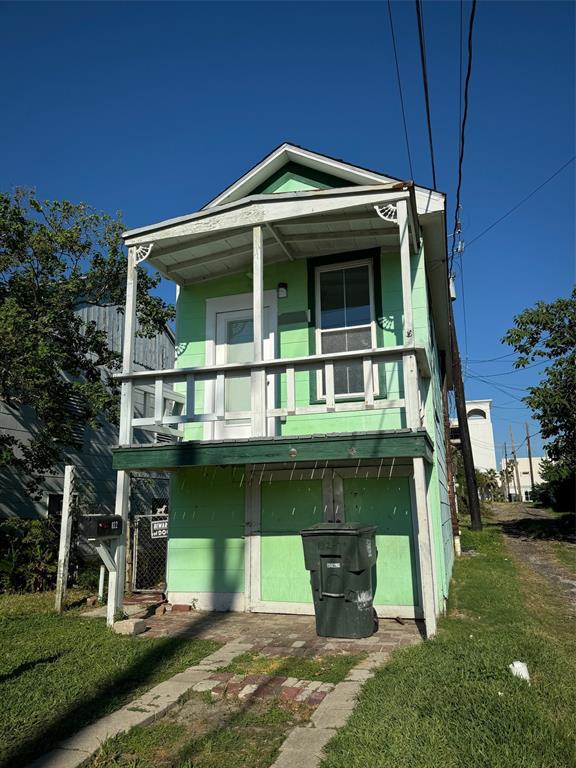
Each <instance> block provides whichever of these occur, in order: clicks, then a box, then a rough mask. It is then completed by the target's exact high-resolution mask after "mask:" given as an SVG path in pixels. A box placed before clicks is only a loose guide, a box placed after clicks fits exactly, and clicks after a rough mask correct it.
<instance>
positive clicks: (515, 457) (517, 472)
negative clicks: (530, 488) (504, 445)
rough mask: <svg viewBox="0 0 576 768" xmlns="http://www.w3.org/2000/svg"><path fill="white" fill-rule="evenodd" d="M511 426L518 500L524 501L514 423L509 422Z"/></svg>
mask: <svg viewBox="0 0 576 768" xmlns="http://www.w3.org/2000/svg"><path fill="white" fill-rule="evenodd" d="M508 427H509V428H510V442H511V444H512V456H513V457H514V470H515V473H516V488H517V490H518V501H522V488H521V486H520V472H519V471H518V456H517V455H516V446H515V445H514V435H513V434H512V424H508Z"/></svg>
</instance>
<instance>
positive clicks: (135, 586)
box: [127, 475, 169, 592]
mask: <svg viewBox="0 0 576 768" xmlns="http://www.w3.org/2000/svg"><path fill="white" fill-rule="evenodd" d="M131 480H132V482H131V493H130V520H131V531H130V534H129V535H130V539H129V540H130V543H131V546H130V552H129V562H128V568H127V574H128V575H129V585H128V586H129V588H130V589H131V590H132V591H133V592H164V590H165V589H166V557H167V548H168V501H169V486H168V479H167V478H166V477H165V476H150V475H144V476H132V479H131Z"/></svg>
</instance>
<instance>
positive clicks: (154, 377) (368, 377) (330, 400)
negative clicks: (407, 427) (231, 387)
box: [115, 346, 430, 438]
mask: <svg viewBox="0 0 576 768" xmlns="http://www.w3.org/2000/svg"><path fill="white" fill-rule="evenodd" d="M407 357H410V359H411V360H412V361H414V363H416V364H415V365H412V366H410V365H409V364H408V365H406V363H409V362H410V361H409V360H406V358H407ZM401 360H405V365H404V366H403V372H404V377H403V378H404V390H405V392H406V388H407V386H408V384H410V385H412V381H410V382H408V381H407V374H409V378H410V379H412V378H413V376H414V373H416V376H417V378H420V377H421V376H422V377H424V378H427V377H429V375H430V372H429V366H428V360H427V357H426V353H425V350H424V349H423V348H420V347H413V346H407V347H383V348H378V349H370V350H358V351H354V352H340V353H337V354H331V355H326V354H321V355H309V356H307V357H293V358H278V359H274V360H262V361H259V362H251V363H228V364H225V365H207V366H201V367H196V368H173V369H168V370H162V371H137V372H134V373H130V374H117V375H116V376H115V378H116V379H117V380H119V381H121V382H122V386H123V387H129V388H131V389H132V391H131V392H130V393H129V395H130V396H129V397H128V398H126V400H127V402H130V403H134V402H135V400H136V399H135V398H134V397H133V396H132V394H133V390H135V389H138V390H140V391H141V392H144V393H146V394H148V395H150V396H152V397H153V408H152V409H151V410H152V411H153V412H152V413H143V414H142V415H136V414H135V413H134V409H133V407H132V413H131V415H130V416H129V418H131V426H132V427H135V428H140V429H146V430H150V431H152V432H158V433H163V434H168V435H172V436H174V437H181V438H183V437H184V425H186V424H194V423H199V422H200V423H202V422H224V421H230V420H239V419H245V420H248V419H249V420H250V421H251V424H252V429H251V435H252V436H254V437H258V436H264V437H265V436H267V433H268V432H269V426H268V424H269V421H268V420H269V419H275V418H289V417H291V416H304V415H313V414H327V413H339V412H342V411H349V412H351V411H374V410H381V409H389V408H403V409H408V408H411V407H416V408H417V409H418V415H417V418H418V420H419V421H421V413H420V404H416V403H414V400H413V399H412V403H414V405H412V403H409V402H408V401H409V400H410V397H409V396H408V397H403V398H400V399H389V398H387V397H386V396H382V395H380V394H379V392H378V380H379V378H380V374H379V364H381V363H385V362H400V361H401ZM354 362H355V363H358V362H361V363H362V374H363V391H362V392H361V393H360V394H358V395H354V396H353V397H350V396H348V395H338V394H337V393H336V392H335V385H334V368H335V365H337V364H339V363H354ZM410 368H412V370H409V369H410ZM414 368H416V371H414V370H413V369H414ZM301 371H307V372H310V371H312V372H314V371H318V372H320V374H321V378H320V377H318V379H317V381H321V382H322V389H323V393H322V397H317V398H316V399H314V400H313V401H312V402H310V400H311V398H307V399H308V400H309V402H308V403H307V404H302V402H301V401H302V396H301V393H302V391H303V390H302V387H300V388H299V389H297V383H296V375H297V373H299V372H301ZM243 374H244V375H249V376H250V377H251V393H252V398H251V402H252V407H251V410H249V411H245V410H244V411H240V410H233V411H230V410H226V408H225V404H226V383H227V380H228V379H229V377H237V376H238V375H243ZM280 378H282V382H280ZM198 382H203V383H204V387H203V388H202V389H203V393H202V397H201V398H197V397H196V387H197V383H198ZM267 383H268V386H267ZM280 383H282V384H283V385H284V386H283V387H280V386H279V384H280ZM414 383H416V382H414ZM206 385H208V387H209V388H210V394H209V396H206ZM411 388H412V389H413V391H414V389H415V387H413V386H411ZM280 389H282V390H283V396H282V397H280ZM297 394H299V395H300V398H298V397H297ZM200 399H201V400H202V402H201V403H198V402H197V401H198V400H200ZM298 399H299V400H300V403H299V402H298ZM279 403H281V404H279ZM406 423H407V424H410V423H413V420H411V419H410V418H409V414H408V413H407V414H406Z"/></svg>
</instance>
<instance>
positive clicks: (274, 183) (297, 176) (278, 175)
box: [250, 162, 356, 195]
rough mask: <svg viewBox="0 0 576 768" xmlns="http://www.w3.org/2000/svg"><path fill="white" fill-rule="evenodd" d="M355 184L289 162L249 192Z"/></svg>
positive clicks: (304, 189) (302, 190) (350, 185)
mask: <svg viewBox="0 0 576 768" xmlns="http://www.w3.org/2000/svg"><path fill="white" fill-rule="evenodd" d="M352 186H356V185H355V184H352V183H351V182H349V181H346V180H345V179H340V178H338V177H337V176H332V175H331V174H328V173H322V171H317V170H315V169H313V168H307V167H306V166H304V165H301V164H300V163H295V162H289V163H286V165H283V166H282V168H280V169H278V170H277V171H276V172H275V173H273V174H272V175H271V176H270V178H268V179H266V181H265V182H264V183H263V184H260V186H258V187H256V189H255V190H254V191H253V192H251V193H250V194H252V195H270V194H273V193H278V192H306V191H307V190H309V189H334V188H335V187H352Z"/></svg>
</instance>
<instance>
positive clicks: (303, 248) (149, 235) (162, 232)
mask: <svg viewBox="0 0 576 768" xmlns="http://www.w3.org/2000/svg"><path fill="white" fill-rule="evenodd" d="M399 199H407V200H409V204H410V209H411V225H412V226H411V235H412V237H411V240H412V247H413V248H414V247H416V246H417V241H418V236H419V232H418V231H417V230H418V223H417V221H418V219H417V213H416V202H415V198H414V192H413V190H412V189H411V188H408V187H405V186H402V185H401V184H400V185H398V184H390V185H385V184H382V185H378V186H371V187H351V188H340V189H336V190H321V191H314V192H299V193H286V194H274V195H257V196H254V197H248V198H244V199H243V200H240V201H238V202H235V203H230V204H228V205H223V206H218V207H214V208H210V209H207V210H204V211H200V212H198V213H197V214H192V215H191V216H188V217H183V218H181V219H173V220H170V221H167V222H162V223H160V224H158V225H156V226H154V227H147V228H145V229H144V230H132V231H130V232H127V233H125V235H124V237H125V240H126V243H127V245H136V246H137V245H142V244H148V243H153V248H152V251H151V253H150V255H149V257H148V259H147V260H148V262H149V263H150V264H152V266H154V267H156V268H157V269H158V270H159V271H160V272H161V273H162V274H164V276H165V277H168V278H169V279H171V280H173V281H174V282H176V283H179V284H187V283H191V282H198V281H202V280H209V279H212V278H215V277H219V276H221V275H225V274H229V273H234V272H241V271H243V270H244V269H250V268H251V265H252V255H253V234H252V230H253V227H254V226H262V229H263V236H264V260H265V263H273V262H277V261H286V260H287V259H290V260H295V259H305V258H310V257H314V256H323V255H327V254H330V253H335V252H346V251H354V250H362V249H365V248H371V247H383V248H390V249H391V250H394V251H397V250H398V247H399V233H398V225H397V224H396V222H395V221H394V220H386V219H383V218H381V217H380V216H379V215H378V213H377V212H376V210H375V206H376V205H379V206H386V205H387V204H392V203H394V202H396V201H397V200H399Z"/></svg>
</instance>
